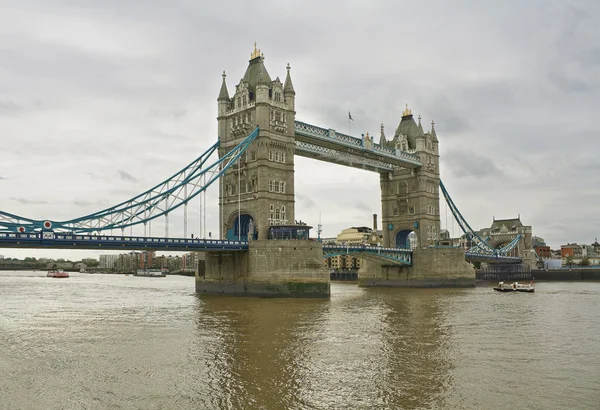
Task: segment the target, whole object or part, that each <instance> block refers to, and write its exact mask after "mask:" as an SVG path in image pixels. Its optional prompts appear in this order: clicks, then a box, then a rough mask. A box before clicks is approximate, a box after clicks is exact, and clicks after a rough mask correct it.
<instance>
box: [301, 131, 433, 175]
mask: <svg viewBox="0 0 600 410" xmlns="http://www.w3.org/2000/svg"><path fill="white" fill-rule="evenodd" d="M294 131H295V133H296V135H297V136H304V137H310V138H311V139H312V140H314V142H313V145H320V143H329V144H332V145H333V146H335V147H339V148H351V149H352V150H355V151H358V152H363V153H366V152H372V153H374V154H377V156H378V157H379V158H380V159H381V161H389V162H390V164H393V165H395V166H406V167H410V168H415V167H420V166H422V165H423V164H422V163H421V159H420V158H419V157H418V156H417V155H415V154H410V153H408V152H404V151H401V150H400V149H397V148H390V147H386V146H382V145H379V144H376V143H372V144H371V145H370V147H365V145H364V143H363V140H362V139H360V138H356V137H352V136H350V135H346V134H342V133H340V132H337V131H335V130H332V129H326V128H321V127H318V126H316V125H311V124H307V123H305V122H302V121H295V122H294ZM305 142H306V141H305ZM336 151H340V150H336ZM342 151H345V150H342Z"/></svg>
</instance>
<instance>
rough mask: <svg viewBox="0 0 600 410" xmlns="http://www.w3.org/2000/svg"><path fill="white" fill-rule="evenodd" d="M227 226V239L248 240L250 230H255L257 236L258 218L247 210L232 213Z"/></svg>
mask: <svg viewBox="0 0 600 410" xmlns="http://www.w3.org/2000/svg"><path fill="white" fill-rule="evenodd" d="M227 226H228V227H229V229H227V239H228V240H230V241H237V240H240V241H247V240H248V234H249V232H250V231H253V233H254V238H256V234H257V226H256V219H254V217H253V216H252V215H251V213H250V212H248V211H246V210H241V211H240V212H239V213H238V212H234V213H232V214H231V215H230V216H229V218H228V223H227Z"/></svg>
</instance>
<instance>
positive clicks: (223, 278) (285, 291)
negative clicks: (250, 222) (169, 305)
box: [196, 239, 330, 298]
mask: <svg viewBox="0 0 600 410" xmlns="http://www.w3.org/2000/svg"><path fill="white" fill-rule="evenodd" d="M248 247H249V250H248V251H247V252H229V253H223V252H207V257H206V273H205V276H204V277H203V278H202V277H199V276H197V277H196V292H198V293H200V294H225V295H240V296H269V297H309V298H313V297H315V298H327V297H329V295H330V290H329V286H330V285H329V272H328V271H327V269H326V268H325V265H324V264H323V248H322V246H321V243H320V242H315V241H304V240H260V239H258V240H254V241H250V242H249V244H248Z"/></svg>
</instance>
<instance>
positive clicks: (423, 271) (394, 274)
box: [358, 248, 475, 287]
mask: <svg viewBox="0 0 600 410" xmlns="http://www.w3.org/2000/svg"><path fill="white" fill-rule="evenodd" d="M358 284H359V286H365V287H369V286H381V287H473V286H475V268H474V267H473V265H471V264H470V263H468V262H466V261H465V251H464V249H460V248H424V249H415V250H414V251H413V261H412V266H396V265H393V266H381V265H380V264H379V263H376V262H372V261H368V260H363V261H362V266H361V268H360V269H359V271H358Z"/></svg>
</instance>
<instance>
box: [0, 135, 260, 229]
mask: <svg viewBox="0 0 600 410" xmlns="http://www.w3.org/2000/svg"><path fill="white" fill-rule="evenodd" d="M258 133H259V128H258V127H257V128H256V129H255V130H254V131H253V132H252V133H251V134H250V135H249V136H248V137H246V138H245V139H244V140H242V142H240V143H239V144H238V145H237V146H236V147H235V148H233V149H232V150H231V151H229V152H228V153H227V154H225V155H224V156H223V157H222V158H219V159H218V160H217V161H214V162H213V163H212V164H209V165H207V162H208V159H209V157H210V156H211V155H212V154H213V153H214V152H215V151H216V150H217V148H218V147H219V143H220V141H217V142H216V143H215V144H214V145H213V146H211V147H210V148H209V149H208V150H207V151H206V152H204V153H203V154H202V155H201V156H200V157H198V158H196V159H195V160H194V161H192V162H191V163H190V164H188V165H187V166H186V167H184V168H183V169H182V170H180V171H179V172H177V173H176V174H174V175H173V176H171V177H170V178H168V179H167V180H165V181H163V182H162V183H160V184H158V185H156V186H155V187H153V188H151V189H149V190H147V191H145V192H143V193H142V194H139V195H137V196H135V197H134V198H131V199H129V200H127V201H124V202H121V203H120V204H118V205H115V206H112V207H110V208H106V209H104V210H102V211H98V212H95V213H92V214H89V215H86V216H82V217H79V218H75V219H71V220H67V221H42V220H35V219H31V218H25V217H21V216H18V215H14V214H10V213H7V212H2V211H0V231H13V232H14V231H17V230H23V231H25V232H31V231H34V230H49V229H51V230H56V231H68V232H76V233H82V232H94V231H103V230H111V229H124V228H126V227H129V226H133V225H139V224H146V223H147V222H149V221H151V220H153V219H156V218H158V217H160V216H163V215H168V213H169V212H171V211H173V210H175V209H177V208H179V207H180V206H183V205H185V204H187V203H188V202H189V201H190V200H191V199H192V198H194V197H196V196H197V195H199V194H200V193H201V192H203V191H205V190H206V188H207V187H208V186H210V185H211V184H212V183H214V182H215V181H217V180H218V179H219V178H220V177H221V175H223V174H224V173H225V171H226V170H227V169H228V168H230V167H231V166H233V164H235V163H236V162H237V161H238V159H239V158H240V156H241V155H242V154H243V153H244V151H245V150H246V149H247V148H248V146H249V145H250V143H251V142H252V141H254V139H255V138H256V136H257V135H258Z"/></svg>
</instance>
